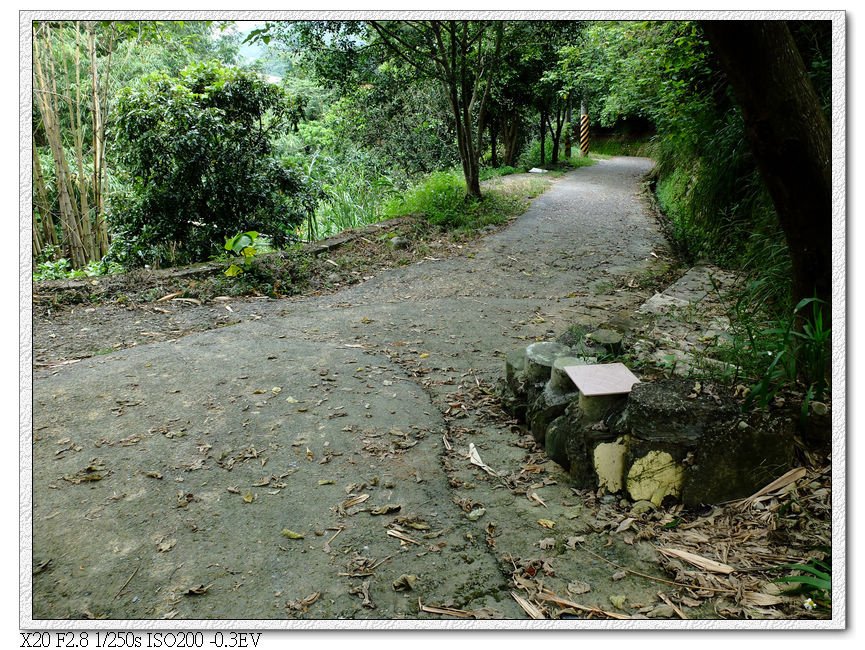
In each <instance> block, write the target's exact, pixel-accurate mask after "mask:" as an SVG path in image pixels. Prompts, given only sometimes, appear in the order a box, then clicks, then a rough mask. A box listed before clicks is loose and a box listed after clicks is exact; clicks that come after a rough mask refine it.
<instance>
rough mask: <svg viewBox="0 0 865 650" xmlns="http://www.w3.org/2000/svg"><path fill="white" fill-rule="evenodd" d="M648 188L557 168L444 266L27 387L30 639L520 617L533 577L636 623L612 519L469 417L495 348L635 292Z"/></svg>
mask: <svg viewBox="0 0 865 650" xmlns="http://www.w3.org/2000/svg"><path fill="white" fill-rule="evenodd" d="M650 166H651V162H650V161H648V160H645V159H635V158H615V159H611V160H607V161H602V162H599V163H598V164H597V165H595V166H592V167H587V168H582V169H579V170H576V171H574V172H571V173H569V174H567V175H566V176H564V177H563V178H561V179H560V180H558V181H557V182H556V183H555V184H554V185H553V187H552V188H551V189H549V190H548V191H547V192H546V193H545V194H543V195H542V196H541V197H539V198H538V199H536V200H535V201H534V202H533V203H532V206H531V208H530V209H529V211H528V212H527V213H526V214H525V215H524V216H522V217H520V218H519V219H518V220H516V221H515V222H514V223H513V224H512V225H511V226H510V227H508V228H506V229H504V230H502V231H501V232H499V233H497V234H494V235H492V236H489V237H487V238H485V239H483V240H480V241H479V242H477V243H475V244H473V245H472V250H471V252H470V253H469V255H468V257H463V258H453V259H449V260H443V261H426V262H424V263H422V264H415V265H411V266H408V267H405V268H402V269H399V270H395V271H391V272H387V273H384V274H382V275H379V276H378V277H376V278H374V279H372V280H370V281H368V282H366V283H363V284H360V285H357V286H355V287H353V288H351V289H348V290H345V291H341V292H339V293H336V294H333V295H331V296H326V297H319V298H310V299H305V300H295V301H290V302H289V301H274V302H271V303H269V304H270V306H269V307H268V308H266V309H264V308H263V309H262V310H259V311H258V313H257V314H256V315H255V317H254V318H252V319H250V320H247V321H244V322H241V323H238V324H235V325H231V326H229V327H222V328H219V329H216V330H212V331H208V332H203V333H197V334H191V335H189V336H185V337H183V338H180V339H179V340H177V341H174V342H164V343H156V344H152V345H142V346H138V347H135V348H132V349H128V350H123V351H119V352H115V353H112V354H107V355H103V356H98V357H93V358H90V359H87V360H84V361H81V362H80V363H77V364H75V365H70V366H67V367H64V368H61V369H59V370H57V371H55V372H53V373H42V374H39V375H38V376H37V377H36V379H35V381H34V387H33V411H34V413H33V474H32V476H33V491H32V498H33V504H32V506H33V507H32V515H33V520H32V531H33V571H34V577H33V592H32V602H33V613H32V615H33V618H34V619H36V620H39V619H65V618H73V619H75V618H109V619H162V618H165V619H173V620H174V621H178V622H181V621H182V623H183V625H184V626H187V627H188V626H189V621H190V620H203V619H266V620H270V619H293V618H304V619H366V618H375V619H429V620H453V618H452V617H449V616H443V615H442V614H439V613H431V612H430V611H429V610H425V609H422V607H423V608H434V607H439V608H445V607H450V608H456V609H459V610H463V611H467V612H471V615H472V616H474V617H475V618H506V619H520V618H527V617H528V615H527V614H526V612H525V611H524V609H523V608H521V607H520V605H519V604H518V602H517V600H516V599H515V598H514V597H513V596H512V592H514V593H517V594H519V593H520V587H521V584H522V582H524V581H537V580H542V581H543V582H544V586H545V587H547V588H548V589H549V590H550V591H551V592H552V593H556V594H559V595H560V596H562V597H563V598H568V599H571V600H578V601H579V602H580V604H582V605H585V606H586V607H597V608H599V609H604V610H612V609H615V608H614V607H613V605H612V604H611V600H610V597H611V596H614V597H615V602H616V603H619V605H620V607H619V608H618V609H616V611H617V612H618V613H619V614H622V615H627V614H628V613H630V612H632V611H633V610H634V609H635V608H636V607H638V606H640V605H645V604H648V603H651V602H654V601H655V600H656V597H657V592H658V585H657V584H656V583H653V582H651V581H648V580H644V579H640V578H638V577H636V576H634V575H628V576H627V577H624V578H622V575H621V573H620V572H619V570H618V569H617V568H616V567H619V568H621V567H622V566H627V567H628V568H630V569H632V570H635V571H640V572H644V573H647V574H655V575H660V573H659V570H658V567H657V565H656V564H655V558H654V554H653V553H652V552H651V551H650V550H647V549H646V548H644V547H643V546H642V545H641V543H639V542H637V543H633V540H631V541H632V543H627V544H626V543H623V542H622V541H621V540H620V539H618V538H615V537H614V536H612V535H611V534H610V532H611V528H612V527H615V523H612V524H611V523H610V522H617V521H618V520H619V519H617V518H616V517H617V516H618V515H617V512H616V509H617V508H618V507H619V505H618V503H617V500H616V499H615V498H613V497H597V496H596V495H594V494H591V493H576V492H575V491H574V490H572V489H571V488H570V487H569V485H568V477H567V474H566V473H564V472H563V471H562V470H561V469H560V468H558V466H556V465H555V464H553V463H552V462H550V461H547V459H546V458H545V457H544V455H543V453H542V451H540V450H537V449H535V448H534V444H533V442H532V440H531V436H530V435H529V436H525V435H523V434H522V433H521V432H520V430H519V429H518V428H517V427H515V426H514V423H513V422H511V421H510V420H508V418H507V417H506V416H504V415H503V414H502V412H501V411H500V410H499V408H498V404H497V402H496V399H495V397H494V396H493V395H492V389H493V386H494V384H495V382H496V380H497V379H498V378H499V377H500V376H501V374H502V372H503V368H504V357H505V355H506V354H507V353H508V352H510V351H511V350H514V349H517V348H520V347H524V346H525V345H527V344H528V343H530V342H532V341H534V340H539V339H553V338H555V337H557V336H559V335H561V334H562V333H563V332H564V330H565V329H566V328H567V327H568V326H570V325H573V324H583V325H587V326H598V325H601V324H603V323H606V322H609V321H610V320H611V319H612V320H614V319H617V318H626V317H627V315H628V313H630V312H631V311H632V310H633V309H634V308H636V307H637V306H638V305H639V304H640V303H641V302H643V301H644V300H645V299H646V298H647V297H648V296H649V295H650V292H649V291H648V290H646V289H641V288H640V282H639V279H640V278H641V277H644V276H645V275H646V274H648V273H650V272H651V270H652V265H653V264H655V257H654V256H653V255H652V252H653V250H654V251H659V252H660V251H661V250H662V249H663V248H664V242H663V238H662V236H661V234H660V232H659V230H658V228H657V226H656V224H655V222H654V221H653V219H652V217H651V216H650V214H649V213H648V211H647V210H646V208H645V206H644V204H643V203H642V200H641V198H640V196H639V179H640V178H641V176H642V175H644V174H645V173H646V172H647V171H648V170H649V169H650ZM632 287H634V288H632ZM470 445H473V447H474V449H475V451H476V453H477V454H478V455H479V456H480V458H481V459H482V461H483V463H485V464H486V466H487V468H488V469H489V470H490V471H486V470H485V469H483V468H481V467H479V466H477V465H476V464H472V462H471V460H470V454H469V450H470ZM625 512H626V510H625ZM521 581H522V582H521ZM621 597H624V600H622V598H621ZM170 626H171V624H170V623H169V622H168V621H166V627H170Z"/></svg>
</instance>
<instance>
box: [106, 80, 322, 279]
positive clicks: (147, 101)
mask: <svg viewBox="0 0 865 650" xmlns="http://www.w3.org/2000/svg"><path fill="white" fill-rule="evenodd" d="M302 109H303V102H302V101H300V100H297V99H296V98H290V97H288V96H286V95H285V93H283V91H282V90H280V89H279V88H278V87H276V86H273V85H270V84H268V83H266V82H265V81H264V80H263V79H262V78H260V77H259V76H258V75H256V74H254V73H251V72H247V71H243V70H240V69H236V68H225V67H221V66H220V65H218V64H216V63H206V64H196V65H192V66H189V67H187V68H185V69H184V70H182V71H181V73H180V75H179V77H170V76H168V75H167V74H164V73H155V74H151V75H148V76H147V77H145V78H143V79H142V80H141V81H140V82H139V83H137V84H135V85H134V86H132V87H129V88H126V89H124V90H123V91H122V92H121V93H120V97H119V98H118V101H117V106H116V115H117V117H116V136H117V147H118V150H119V154H120V158H121V160H122V162H123V164H124V167H125V170H126V171H127V174H128V176H129V180H130V185H131V190H130V192H129V193H128V194H127V195H126V197H125V200H123V199H121V200H118V201H116V202H115V209H114V210H113V212H112V215H111V225H112V227H113V229H114V231H115V235H116V240H115V242H114V246H113V250H112V253H113V255H114V257H115V258H117V259H119V260H121V261H123V262H124V263H126V264H136V263H137V264H143V263H145V262H149V263H153V264H161V263H165V262H169V263H183V262H192V261H200V260H204V259H207V258H209V257H211V256H212V255H214V254H217V253H218V252H219V250H220V249H221V248H222V243H223V233H225V232H226V231H228V232H231V231H237V230H244V231H246V230H256V231H260V232H264V233H267V235H269V236H270V238H271V239H272V241H273V242H274V244H275V245H277V246H280V245H283V244H285V243H286V242H287V241H289V240H290V239H291V238H292V237H293V231H294V228H295V227H296V226H297V224H299V223H300V222H301V221H302V220H303V219H304V218H305V217H306V216H307V215H308V214H310V213H311V212H312V211H313V210H314V208H315V203H316V201H317V192H316V191H315V189H314V188H311V187H310V186H308V185H307V184H305V183H304V182H303V180H302V177H301V175H300V174H298V173H297V172H296V171H295V170H293V169H291V168H289V167H286V166H285V165H283V164H282V163H281V162H280V161H279V160H277V158H276V157H275V156H274V153H273V144H272V139H273V136H274V134H275V133H277V132H279V131H280V130H283V129H287V128H290V127H291V126H292V125H294V126H296V125H297V123H298V121H299V120H300V119H301V117H302Z"/></svg>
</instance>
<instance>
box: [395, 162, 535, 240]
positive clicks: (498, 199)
mask: <svg viewBox="0 0 865 650" xmlns="http://www.w3.org/2000/svg"><path fill="white" fill-rule="evenodd" d="M503 178H504V177H502V176H494V177H492V178H491V180H490V181H489V182H487V183H485V186H484V190H483V197H482V198H481V199H480V200H477V199H474V198H470V197H467V196H466V184H465V181H464V180H463V178H462V177H461V176H460V175H459V174H456V173H452V172H439V173H436V174H432V175H430V176H429V177H428V178H426V179H425V180H424V181H423V182H421V183H419V184H418V185H416V186H414V187H413V188H412V189H410V190H409V191H407V192H406V193H405V194H403V195H401V196H399V197H396V198H394V199H392V200H391V201H389V202H388V203H387V204H386V205H385V208H384V214H385V216H386V217H387V218H396V217H403V216H409V215H415V216H420V217H423V218H424V219H425V220H426V221H428V222H429V223H430V224H431V225H433V226H435V227H437V228H440V229H441V230H443V231H456V232H461V233H468V232H471V231H476V230H480V229H482V228H485V227H487V226H495V225H498V224H502V223H505V222H507V221H509V220H510V219H513V218H514V217H517V216H519V215H521V214H522V213H523V212H525V211H526V209H527V208H528V203H529V201H530V200H531V199H532V198H534V197H536V196H538V195H539V194H540V193H541V192H543V191H544V190H545V189H546V188H547V187H548V186H549V184H550V182H551V179H549V178H544V177H536V176H531V177H528V178H526V177H523V176H522V175H520V176H508V178H507V181H504V182H503Z"/></svg>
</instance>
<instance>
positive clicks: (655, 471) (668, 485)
mask: <svg viewBox="0 0 865 650" xmlns="http://www.w3.org/2000/svg"><path fill="white" fill-rule="evenodd" d="M682 476H683V469H682V466H681V465H679V464H678V463H677V462H676V461H674V460H673V457H672V456H670V454H668V453H667V452H666V451H650V452H649V453H648V454H646V455H645V456H643V457H642V458H638V459H637V460H636V461H635V462H634V464H633V465H631V469H630V470H628V479H627V486H628V494H630V495H631V498H632V499H633V500H634V501H642V500H646V501H651V502H652V503H653V504H655V505H656V506H659V505H661V501H663V500H664V497H666V496H673V497H676V498H679V496H681V494H682Z"/></svg>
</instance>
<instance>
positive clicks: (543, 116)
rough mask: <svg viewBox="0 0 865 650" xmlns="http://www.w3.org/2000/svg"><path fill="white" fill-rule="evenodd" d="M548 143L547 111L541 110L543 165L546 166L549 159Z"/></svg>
mask: <svg viewBox="0 0 865 650" xmlns="http://www.w3.org/2000/svg"><path fill="white" fill-rule="evenodd" d="M546 145H547V112H546V111H545V110H541V167H543V166H544V163H545V162H546V160H547V157H546Z"/></svg>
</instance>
